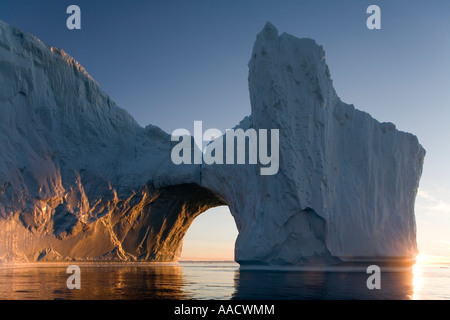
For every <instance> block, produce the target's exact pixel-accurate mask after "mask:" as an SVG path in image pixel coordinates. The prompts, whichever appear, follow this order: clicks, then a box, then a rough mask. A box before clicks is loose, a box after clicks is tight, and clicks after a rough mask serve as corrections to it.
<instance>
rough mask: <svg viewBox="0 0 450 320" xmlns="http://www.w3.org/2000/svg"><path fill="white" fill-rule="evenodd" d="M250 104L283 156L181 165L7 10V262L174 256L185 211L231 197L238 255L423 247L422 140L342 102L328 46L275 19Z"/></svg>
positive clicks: (249, 260)
mask: <svg viewBox="0 0 450 320" xmlns="http://www.w3.org/2000/svg"><path fill="white" fill-rule="evenodd" d="M249 90H250V98H251V115H250V116H248V117H246V118H245V119H243V120H242V121H241V122H240V123H239V124H238V125H237V128H242V129H244V130H246V129H247V128H254V129H279V132H280V138H279V141H280V166H279V172H278V173H277V174H276V175H267V176H264V175H260V170H259V169H260V168H259V165H248V164H247V165H205V164H203V165H178V166H177V165H174V164H173V163H172V161H171V158H170V152H171V149H172V146H173V145H174V144H175V143H174V142H171V139H170V135H169V134H167V133H165V132H163V131H162V130H161V129H159V128H158V127H155V126H153V125H149V126H147V127H145V128H142V127H140V126H139V125H138V124H137V123H136V121H135V120H134V119H133V118H132V117H131V116H130V115H129V114H128V113H127V112H126V111H125V110H123V109H120V108H119V107H117V106H116V105H115V103H114V102H113V101H111V99H110V98H109V97H108V95H107V94H105V93H104V92H103V91H102V90H101V88H100V86H99V85H98V84H97V83H96V82H95V81H94V80H93V79H92V78H91V77H90V76H89V75H88V74H87V72H86V71H85V70H84V68H83V67H82V66H80V65H79V64H78V63H77V62H76V61H75V60H74V59H73V58H72V57H70V56H69V55H67V54H66V53H65V52H64V51H62V50H60V49H57V48H53V47H49V46H47V45H45V44H43V43H42V42H41V41H39V40H38V39H37V38H35V37H33V36H31V35H29V34H26V33H24V32H21V31H20V30H18V29H17V28H14V27H11V26H9V25H7V24H6V23H4V22H1V21H0V115H1V116H0V142H1V148H0V260H1V261H48V260H73V259H74V260H126V261H175V260H176V259H177V258H178V257H179V255H180V251H181V247H182V240H183V236H184V234H185V232H186V231H187V229H188V228H189V225H190V224H191V222H192V221H193V220H194V218H195V217H196V216H198V215H199V214H201V213H202V212H204V211H205V210H207V209H209V208H211V207H214V206H218V205H223V204H227V205H228V206H229V207H230V211H231V213H232V215H233V217H234V219H235V221H236V225H237V227H238V231H239V235H238V238H237V241H236V250H235V256H236V260H237V261H238V262H240V263H241V264H247V265H248V264H265V265H294V266H295V265H297V266H298V265H339V264H342V263H345V262H358V261H381V260H382V261H387V262H392V261H397V260H398V259H405V258H406V259H411V258H413V257H414V256H415V255H416V253H417V244H416V227H415V218H414V201H415V196H416V193H417V188H418V184H419V179H420V176H421V173H422V165H423V160H424V156H425V150H424V149H423V148H422V146H421V145H420V144H419V143H418V140H417V138H416V137H415V136H414V135H412V134H409V133H404V132H401V131H398V130H397V129H396V128H395V126H394V125H393V124H391V123H379V122H378V121H376V120H374V119H373V118H371V117H370V115H369V114H367V113H364V112H362V111H359V110H356V109H355V108H354V107H353V106H352V105H347V104H345V103H343V102H342V101H340V99H339V97H338V96H337V94H336V93H335V91H334V89H333V85H332V80H331V79H330V72H329V70H328V67H327V65H326V62H325V52H324V51H323V49H322V47H320V46H318V45H317V44H316V43H315V42H314V41H313V40H311V39H297V38H295V37H293V36H291V35H288V34H285V33H283V34H282V35H280V36H279V35H278V31H277V30H276V28H275V27H274V26H272V25H271V24H270V23H267V24H266V26H265V27H264V29H263V30H262V31H261V33H260V34H259V35H258V36H257V39H256V42H255V45H254V49H253V53H252V57H251V60H250V62H249Z"/></svg>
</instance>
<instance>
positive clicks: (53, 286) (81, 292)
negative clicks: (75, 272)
mask: <svg viewBox="0 0 450 320" xmlns="http://www.w3.org/2000/svg"><path fill="white" fill-rule="evenodd" d="M71 264H76V265H78V266H79V268H80V277H79V283H80V289H68V287H67V280H68V278H69V277H71V275H72V274H71V273H67V268H68V266H69V265H71ZM369 276H370V275H369V274H366V273H365V272H351V271H348V272H320V271H314V272H313V271H280V270H278V271H277V270H242V269H241V268H240V267H239V265H238V264H236V263H233V262H180V263H178V264H167V263H166V264H154V263H60V262H58V263H26V264H15V265H11V264H3V265H1V264H0V299H2V300H13V299H14V300H15V299H20V300H23V299H32V300H53V299H77V300H79V299H83V300H100V299H101V300H105V299H106V300H109V299H115V300H116V299H120V300H126V299H139V300H142V299H183V300H184V299H208V300H210V299H213V300H228V299H270V300H276V299H286V300H292V299H314V300H317V299H320V300H322V299H345V300H348V299H364V300H367V299H396V300H398V299H401V300H405V299H406V300H410V299H419V300H428V299H433V300H435V299H450V265H417V264H416V265H415V266H414V267H413V269H412V270H410V271H403V272H381V275H380V284H381V289H372V290H369V289H368V288H367V284H366V282H367V279H368V277H369ZM72 283H75V282H72Z"/></svg>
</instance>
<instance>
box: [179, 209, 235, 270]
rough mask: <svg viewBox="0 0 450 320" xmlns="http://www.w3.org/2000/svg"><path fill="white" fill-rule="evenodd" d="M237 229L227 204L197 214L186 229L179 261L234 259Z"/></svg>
mask: <svg viewBox="0 0 450 320" xmlns="http://www.w3.org/2000/svg"><path fill="white" fill-rule="evenodd" d="M237 235H238V230H237V227H236V222H235V220H234V218H233V216H232V215H231V212H230V209H229V207H228V206H227V205H221V206H218V207H214V208H211V209H208V210H207V211H205V212H203V213H202V214H200V215H198V216H197V217H196V218H195V220H194V221H193V222H192V224H191V226H190V227H189V229H188V230H187V232H186V234H185V236H184V239H183V247H182V251H181V257H180V261H234V259H235V257H234V249H235V243H236V238H237Z"/></svg>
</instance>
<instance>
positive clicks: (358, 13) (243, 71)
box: [0, 0, 450, 257]
mask: <svg viewBox="0 0 450 320" xmlns="http://www.w3.org/2000/svg"><path fill="white" fill-rule="evenodd" d="M71 4H76V5H78V6H80V8H81V21H82V22H81V25H82V29H81V30H68V29H67V28H66V19H67V17H68V14H66V8H67V7H68V6H69V5H71ZM371 4H376V5H378V6H379V7H380V8H381V30H369V29H367V27H366V19H367V18H368V16H369V15H367V14H366V8H367V7H368V6H369V5H371ZM0 19H2V20H4V21H6V22H7V23H9V24H12V25H14V26H17V27H19V28H21V29H22V30H24V31H27V32H30V33H32V34H34V35H36V36H37V37H38V38H40V39H41V40H43V41H44V42H46V43H48V44H50V45H53V46H56V47H60V48H62V49H64V50H65V51H66V52H67V53H69V54H70V55H71V56H73V57H74V58H75V59H76V60H78V61H79V62H80V63H81V64H82V65H83V66H84V67H85V68H86V69H87V71H88V72H89V73H90V74H91V76H92V77H93V78H94V79H96V80H97V81H98V83H99V84H100V85H101V87H102V88H103V89H104V90H105V91H106V92H107V93H108V94H109V95H110V96H111V98H112V99H113V100H114V101H115V102H116V103H117V104H118V105H119V106H120V107H122V108H124V109H126V110H127V111H128V112H129V113H130V114H131V115H133V116H134V117H135V119H136V120H137V121H138V122H139V123H140V124H141V125H142V126H145V125H147V124H149V123H151V124H153V125H157V126H160V127H161V128H162V129H163V130H165V131H167V132H169V133H170V132H171V131H172V130H174V129H176V128H186V129H188V130H191V131H192V130H193V122H194V120H202V121H203V127H204V128H218V129H220V130H222V131H225V129H227V128H231V127H233V126H234V125H235V124H237V123H238V122H239V121H240V120H241V119H242V118H243V117H244V116H246V115H248V114H249V113H250V102H249V97H248V83H247V76H248V68H247V63H248V61H249V58H250V54H251V51H252V47H253V42H254V40H255V37H256V34H257V33H258V32H259V31H260V30H261V29H262V27H263V26H264V24H265V22H266V21H270V22H272V23H273V24H274V25H275V26H276V27H277V28H278V30H279V32H280V33H282V32H287V33H290V34H292V35H294V36H297V37H310V38H313V39H315V40H316V42H317V43H319V44H320V45H322V46H323V47H324V49H325V51H326V53H327V62H328V65H329V67H330V71H331V76H332V78H333V81H334V85H335V88H336V91H337V93H338V95H339V96H340V97H341V99H342V100H343V101H344V102H346V103H353V104H354V105H355V106H356V108H358V109H360V110H363V111H366V112H368V113H370V114H371V115H372V116H373V117H374V118H376V119H377V120H379V121H389V122H393V123H395V124H396V126H397V128H398V129H399V130H403V131H408V132H411V133H414V134H416V135H417V136H418V138H419V141H420V142H421V144H422V145H423V146H424V147H425V149H426V150H427V156H426V159H425V166H424V173H423V176H422V180H421V184H420V190H419V194H418V197H417V202H416V219H417V226H418V241H419V249H420V250H421V252H422V253H424V254H432V255H450V232H449V231H450V170H449V169H448V168H447V167H448V164H449V163H450V150H449V146H450V143H449V141H450V129H449V120H450V62H449V58H450V2H449V1H445V0H431V1H425V0H420V1H402V0H397V1H386V0H371V1H365V0H348V1H347V0H342V1H333V0H310V1H302V0H296V1H286V0H285V1H283V0H279V1H273V0H271V1H268V0H240V1H239V0H227V1H225V0H221V1H219V0H209V1H195V0H190V1H148V0H146V1H116V0H110V1H106V0H95V1H92V0H91V1H83V0H72V1H64V0H49V1H45V0H42V1H24V0H2V1H1V2H0ZM219 211H220V212H219ZM214 212H216V213H217V212H219V214H216V215H214V216H213V214H214ZM214 212H213V213H207V214H204V215H202V216H200V217H199V218H198V221H196V222H194V225H193V226H192V228H191V229H190V231H189V234H188V235H187V237H186V239H185V246H186V248H187V249H188V248H189V246H191V245H192V246H194V243H197V244H198V243H200V242H201V241H203V240H204V239H207V238H208V237H209V235H208V231H207V230H212V228H216V230H217V232H216V233H217V234H219V233H220V235H221V238H220V239H221V244H220V245H219V244H214V243H212V245H215V246H216V249H217V248H219V247H220V248H227V249H223V250H225V251H227V252H232V250H230V248H232V247H233V240H234V238H235V236H236V230H235V227H234V225H233V221H232V218H231V217H230V216H229V214H226V208H218V209H216V211H214ZM207 241H208V240H207ZM190 248H193V247H190ZM189 250H191V249H189ZM220 250H222V249H220ZM220 250H219V251H220ZM187 251H188V250H187ZM206 251H207V250H206V249H205V250H204V252H206ZM213 251H214V250H211V252H213ZM216 251H218V250H216ZM189 252H190V251H189ZM192 252H193V251H192ZM208 252H209V251H208ZM192 256H195V254H194V253H192ZM197 256H198V255H197ZM208 257H210V256H209V255H208Z"/></svg>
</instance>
